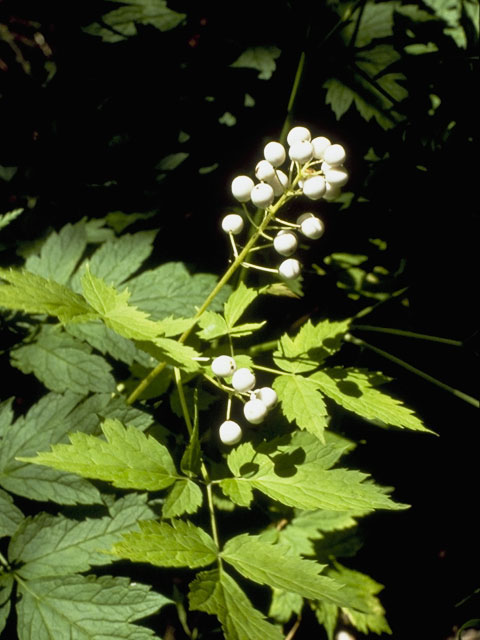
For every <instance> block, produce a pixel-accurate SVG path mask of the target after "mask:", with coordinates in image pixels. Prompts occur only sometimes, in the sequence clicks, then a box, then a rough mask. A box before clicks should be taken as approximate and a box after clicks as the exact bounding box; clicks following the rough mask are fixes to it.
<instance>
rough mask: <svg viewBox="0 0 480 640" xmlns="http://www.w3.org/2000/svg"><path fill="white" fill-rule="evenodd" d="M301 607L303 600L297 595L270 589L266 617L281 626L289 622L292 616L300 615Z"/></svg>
mask: <svg viewBox="0 0 480 640" xmlns="http://www.w3.org/2000/svg"><path fill="white" fill-rule="evenodd" d="M302 607H303V598H302V596H300V595H298V593H292V592H291V591H283V590H282V589H272V601H271V603H270V609H269V610H268V615H269V616H270V617H271V618H274V619H275V620H277V622H280V623H282V624H285V623H286V622H288V621H289V620H290V618H291V617H292V615H293V614H297V615H299V614H300V611H301V610H302Z"/></svg>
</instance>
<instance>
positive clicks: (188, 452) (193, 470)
mask: <svg viewBox="0 0 480 640" xmlns="http://www.w3.org/2000/svg"><path fill="white" fill-rule="evenodd" d="M187 388H188V387H187ZM184 391H186V389H184ZM201 466H202V451H201V448H200V440H199V433H198V420H194V423H193V431H192V433H191V435H190V442H189V443H188V445H187V447H186V449H185V451H184V453H183V456H182V460H181V462H180V469H181V471H182V473H184V474H185V475H187V476H191V477H195V476H198V475H200V470H201Z"/></svg>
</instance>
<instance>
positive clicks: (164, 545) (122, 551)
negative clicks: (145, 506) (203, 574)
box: [112, 520, 217, 569]
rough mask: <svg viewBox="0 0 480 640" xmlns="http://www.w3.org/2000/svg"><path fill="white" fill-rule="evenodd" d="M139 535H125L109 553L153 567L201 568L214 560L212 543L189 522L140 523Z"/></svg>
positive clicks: (209, 538)
mask: <svg viewBox="0 0 480 640" xmlns="http://www.w3.org/2000/svg"><path fill="white" fill-rule="evenodd" d="M139 526H140V530H141V531H140V532H136V531H135V532H132V533H127V534H125V535H124V536H123V540H122V541H121V542H117V543H116V544H115V545H113V548H112V553H113V554H114V555H116V556H117V557H119V558H126V559H128V560H132V561H133V562H148V563H150V564H153V565H155V566H157V567H189V568H190V569H193V568H195V567H204V566H206V565H209V564H212V562H215V560H216V558H217V547H216V546H215V542H214V541H213V539H212V538H211V537H210V536H209V535H208V533H206V532H205V531H204V530H203V529H200V527H196V526H195V525H194V524H192V523H191V522H189V521H185V522H184V521H183V520H172V521H171V522H170V524H167V523H166V522H155V521H147V522H140V523H139Z"/></svg>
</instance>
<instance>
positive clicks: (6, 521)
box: [0, 489, 24, 538]
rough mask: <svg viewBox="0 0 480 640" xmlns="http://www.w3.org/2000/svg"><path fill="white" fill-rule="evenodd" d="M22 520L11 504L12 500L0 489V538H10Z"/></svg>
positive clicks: (18, 511)
mask: <svg viewBox="0 0 480 640" xmlns="http://www.w3.org/2000/svg"><path fill="white" fill-rule="evenodd" d="M23 518H24V515H23V513H22V512H21V511H20V509H19V508H18V507H16V506H15V505H14V503H13V498H12V497H11V496H10V494H8V493H6V491H2V490H1V489H0V538H3V537H4V536H12V535H13V534H14V533H15V531H16V530H17V529H18V526H19V524H20V523H21V522H22V520H23Z"/></svg>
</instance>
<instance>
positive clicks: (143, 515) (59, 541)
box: [8, 493, 153, 579]
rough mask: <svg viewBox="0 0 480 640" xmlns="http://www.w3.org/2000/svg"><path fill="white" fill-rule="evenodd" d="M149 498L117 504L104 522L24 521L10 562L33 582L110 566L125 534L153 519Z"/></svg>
mask: <svg viewBox="0 0 480 640" xmlns="http://www.w3.org/2000/svg"><path fill="white" fill-rule="evenodd" d="M152 516H153V512H152V510H151V509H150V508H149V507H148V506H147V504H146V495H140V494H135V493H132V494H129V495H127V496H125V497H124V498H120V499H119V500H117V501H116V502H115V503H114V504H113V505H112V507H111V509H110V515H108V516H105V517H103V518H87V519H85V520H81V521H78V520H68V519H67V518H64V517H63V516H52V515H50V514H48V513H40V514H39V515H37V516H35V517H33V518H27V519H26V520H24V521H23V523H22V525H21V527H20V528H19V529H18V531H17V532H16V533H15V535H14V536H13V537H12V539H11V540H10V544H9V547H8V557H9V560H10V561H11V562H12V563H13V562H18V561H19V562H21V563H22V566H21V567H20V568H19V569H18V574H19V575H20V576H21V577H22V578H27V579H32V578H40V577H46V576H55V575H67V574H70V573H76V572H80V571H87V570H88V569H89V568H90V567H91V566H92V565H101V564H110V563H111V562H113V561H114V558H113V557H112V556H111V555H110V554H106V553H102V551H105V550H109V549H110V547H111V546H112V544H113V543H114V542H117V541H118V540H119V539H120V538H121V534H122V533H125V532H127V531H129V530H131V529H134V528H136V526H137V522H138V521H139V520H143V519H147V518H151V517H152Z"/></svg>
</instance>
